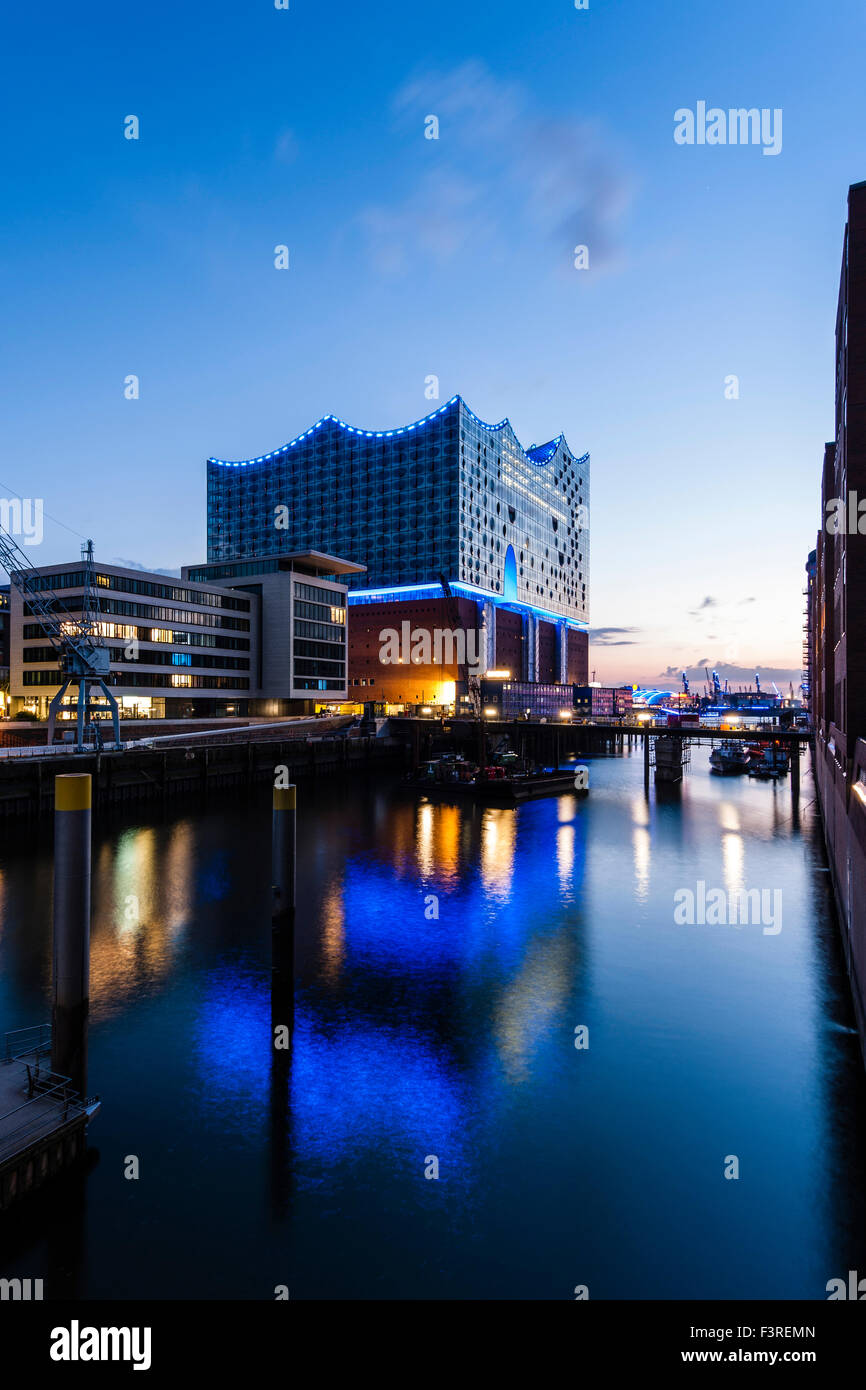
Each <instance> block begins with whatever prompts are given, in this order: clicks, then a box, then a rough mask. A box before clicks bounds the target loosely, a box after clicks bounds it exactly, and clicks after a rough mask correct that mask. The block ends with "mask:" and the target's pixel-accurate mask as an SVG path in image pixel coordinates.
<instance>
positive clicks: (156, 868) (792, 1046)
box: [0, 754, 866, 1298]
mask: <svg viewBox="0 0 866 1390" xmlns="http://www.w3.org/2000/svg"><path fill="white" fill-rule="evenodd" d="M704 756H705V755H701V754H696V758H695V766H694V767H693V769H692V772H691V773H690V774H689V776H688V778H687V783H686V785H685V786H684V787H683V789H682V791H681V793H679V794H677V795H676V796H674V797H673V798H668V799H665V798H664V797H657V796H656V794H655V792H653V793H652V794H651V797H650V801H649V803H647V802H646V800H645V799H644V796H643V787H642V766H641V760H640V758H639V757H638V758H622V759H609V760H595V761H594V762H593V763H592V765H591V794H590V797H589V799H588V800H587V801H583V802H577V801H576V800H575V799H574V798H572V797H563V798H557V799H551V800H545V801H539V802H537V803H533V804H530V805H527V806H524V807H521V808H519V809H518V810H516V811H515V810H506V809H502V810H496V809H491V810H480V809H477V808H471V807H468V806H449V805H447V804H438V805H433V804H427V803H422V804H420V805H418V804H415V802H414V801H413V800H412V799H411V798H408V797H407V796H406V794H405V793H404V792H402V791H400V790H399V789H396V788H390V787H378V788H376V787H369V786H362V785H355V786H338V785H337V784H331V785H328V784H323V785H321V786H320V787H318V788H316V789H312V788H310V789H303V790H302V797H301V799H302V808H303V812H302V815H301V817H300V821H299V875H300V876H299V903H300V911H299V922H298V932H297V947H296V976H295V981H294V987H293V988H291V987H289V986H287V984H286V981H285V980H282V981H280V980H279V979H278V983H277V986H276V987H275V988H274V991H273V997H272V984H273V981H272V976H271V968H270V967H271V962H270V924H269V919H268V885H269V878H270V875H269V866H268V855H269V843H268V835H267V822H268V811H267V805H266V802H265V801H264V800H262V803H261V804H257V803H254V804H252V805H250V806H249V807H247V806H243V805H241V804H238V803H236V802H232V803H227V804H226V805H225V806H223V807H220V808H215V807H212V808H211V809H209V810H207V811H204V812H200V813H189V812H183V813H181V812H178V813H177V814H176V815H173V814H169V815H168V816H167V817H166V819H165V820H163V821H160V820H159V819H158V818H156V817H154V819H153V820H152V821H151V822H150V823H138V824H133V825H128V826H126V827H124V828H121V829H118V830H115V831H110V830H109V832H108V833H107V834H106V835H105V836H104V837H98V841H97V844H96V846H95V852H94V875H95V877H94V904H95V920H94V933H93V1026H92V1030H91V1085H92V1087H93V1089H96V1090H98V1091H99V1092H100V1094H101V1095H102V1098H103V1112H102V1114H101V1115H100V1117H99V1120H98V1121H97V1123H96V1124H95V1125H94V1127H93V1129H92V1132H91V1138H92V1141H93V1143H94V1144H95V1145H97V1146H98V1148H99V1150H100V1159H99V1164H98V1166H97V1167H96V1169H95V1170H94V1172H93V1173H92V1174H91V1175H90V1177H89V1178H88V1180H87V1207H86V1213H85V1218H84V1220H85V1229H86V1241H84V1242H83V1244H82V1243H81V1242H78V1243H77V1244H76V1242H74V1241H73V1240H72V1238H71V1235H70V1233H69V1231H68V1229H66V1228H65V1227H63V1225H62V1224H61V1227H60V1228H59V1229H57V1230H55V1231H53V1232H51V1233H48V1232H47V1231H41V1232H40V1231H39V1230H38V1225H39V1223H38V1221H37V1222H36V1227H37V1229H36V1230H35V1231H31V1234H30V1237H29V1239H30V1245H29V1246H28V1243H27V1239H24V1240H23V1241H22V1242H19V1243H18V1244H17V1245H15V1246H14V1248H13V1247H8V1248H7V1249H6V1250H5V1252H4V1258H5V1259H6V1262H7V1266H8V1268H9V1269H10V1270H14V1269H15V1268H20V1269H22V1270H25V1266H26V1270H25V1272H26V1273H29V1274H30V1275H31V1276H34V1270H33V1269H32V1268H31V1265H32V1264H33V1260H34V1258H36V1254H35V1252H42V1251H43V1250H44V1249H45V1248H46V1246H49V1247H50V1248H51V1250H52V1251H53V1254H52V1263H51V1269H52V1272H53V1273H52V1277H53V1279H54V1280H55V1283H56V1281H57V1280H60V1281H61V1282H62V1281H63V1280H66V1281H67V1283H68V1284H69V1285H70V1286H74V1288H75V1290H76V1291H77V1292H78V1293H80V1294H84V1295H92V1296H98V1295H103V1294H104V1295H106V1296H119V1297H133V1296H139V1297H140V1296H157V1297H184V1296H195V1295H201V1296H206V1297H269V1296H271V1291H272V1287H273V1284H274V1283H276V1282H287V1283H289V1285H290V1287H291V1289H292V1296H293V1297H300V1298H303V1297H314V1296H318V1297H362V1296H382V1297H441V1296H456V1297H479V1296H481V1297H483V1296H490V1297H563V1298H567V1297H569V1296H570V1295H571V1290H572V1289H573V1287H574V1285H575V1284H576V1283H587V1284H589V1286H590V1290H591V1296H592V1297H613V1298H628V1297H641V1296H657V1297H684V1298H689V1297H740V1296H742V1297H768V1296H780V1297H806V1298H812V1297H821V1296H822V1295H823V1289H824V1284H825V1283H826V1280H827V1279H829V1278H831V1277H833V1276H834V1275H836V1274H838V1273H844V1271H845V1270H846V1269H848V1268H856V1267H860V1266H863V1267H866V1257H864V1244H863V1221H864V1208H863V1193H862V1181H861V1173H862V1169H863V1160H864V1154H866V1146H864V1135H863V1125H862V1113H863V1101H864V1086H863V1078H862V1070H861V1067H860V1063H859V1060H858V1055H857V1048H856V1041H855V1039H854V1038H853V1036H852V1034H851V1033H850V1031H849V1030H850V1026H851V1019H850V1011H849V1009H848V1006H847V1002H846V994H845V983H844V976H843V974H842V968H841V961H840V956H839V951H838V942H837V940H836V928H835V924H834V923H833V921H832V919H831V917H830V915H829V909H828V902H827V896H826V893H827V881H826V875H824V874H821V872H820V869H821V867H822V865H821V852H820V847H819V845H818V841H817V830H816V826H815V822H814V815H813V811H812V810H811V808H810V806H809V798H808V791H807V789H808V787H809V785H810V784H809V783H808V782H806V783H804V797H803V805H802V808H801V814H800V816H799V817H798V818H797V819H796V820H795V819H793V818H792V815H791V806H790V796H789V793H788V790H787V787H786V786H784V785H783V786H781V787H767V786H758V785H755V784H751V783H748V782H746V781H745V780H738V781H734V780H733V779H725V780H717V779H713V778H711V777H709V775H708V772H707V768H706V765H705V761H702V759H703V758H704ZM49 864H50V860H49V859H48V856H47V854H46V853H45V852H44V851H38V850H36V851H34V850H26V849H24V848H23V847H18V849H17V850H16V851H15V853H12V852H11V851H8V852H7V851H5V850H4V851H3V852H2V854H0V904H2V912H3V918H2V927H3V935H2V937H0V963H2V967H3V969H2V976H0V1007H2V1020H0V1024H2V1026H4V1027H6V1026H9V1027H12V1026H18V1025H19V1024H23V1023H29V1022H35V1021H38V1020H39V1018H41V1017H42V1016H43V1013H42V1012H41V1010H44V1003H45V1000H46V998H47V988H48V973H47V972H48V970H49V967H50V962H49V957H48V944H49V937H48V932H47V922H46V914H45V911H44V904H40V902H39V900H38V898H37V899H36V900H34V895H33V893H32V889H31V885H32V883H33V882H34V881H36V882H43V883H44V882H45V880H46V874H47V871H48V865H49ZM698 878H702V879H704V880H705V881H706V882H707V883H708V884H719V885H721V886H725V887H736V886H749V885H751V884H765V885H767V886H772V885H774V884H776V883H779V884H780V885H782V886H783V888H784V894H785V896H784V923H783V929H782V931H781V932H780V933H779V934H778V935H775V936H767V935H764V934H763V933H762V932H761V929H760V927H752V926H747V927H743V928H722V927H715V928H714V927H708V926H703V927H702V926H696V927H691V928H689V927H679V926H677V925H676V924H675V923H674V921H673V915H672V903H673V895H674V893H675V892H676V891H677V889H678V888H681V887H683V886H689V885H694V884H695V881H696V880H697V879H698ZM431 895H432V896H433V897H435V899H436V900H437V904H436V905H437V907H438V916H436V915H435V914H434V913H433V912H432V911H431ZM131 898H132V899H135V900H136V901H137V902H138V904H139V910H138V916H137V917H136V916H135V915H134V914H133V916H132V917H130V908H129V902H130V899H131ZM282 1022H287V1023H289V1024H290V1026H291V1036H292V1049H291V1053H290V1055H288V1056H287V1055H285V1054H282V1055H281V1054H280V1053H278V1052H276V1051H275V1050H274V1048H273V1046H272V1038H273V1029H274V1026H275V1024H277V1023H282ZM579 1025H585V1026H586V1027H588V1028H589V1036H590V1048H589V1050H588V1051H586V1052H579V1051H577V1050H576V1049H575V1047H574V1029H575V1027H577V1026H579ZM130 1152H136V1153H140V1154H141V1156H142V1172H143V1177H142V1180H141V1181H140V1182H139V1183H125V1182H124V1181H123V1180H122V1178H121V1177H120V1176H119V1174H120V1173H121V1172H122V1164H123V1158H124V1155H125V1154H128V1153H130ZM730 1153H736V1154H738V1156H739V1157H740V1161H741V1178H740V1180H739V1181H738V1182H737V1183H730V1182H726V1181H725V1180H724V1177H723V1163H724V1158H725V1156H726V1155H727V1154H730ZM431 1156H436V1158H437V1159H438V1162H439V1173H440V1176H439V1178H438V1180H434V1181H431V1180H428V1179H427V1178H425V1176H424V1172H425V1168H426V1167H427V1166H428V1164H429V1160H430V1158H431ZM64 1242H66V1243H64ZM129 1251H134V1252H135V1257H134V1259H130V1258H129V1257H128V1252H129ZM124 1252H127V1253H126V1254H124ZM28 1261H29V1263H28ZM858 1262H859V1264H858ZM0 1263H2V1261H0ZM58 1271H60V1272H58ZM3 1272H4V1273H6V1272H7V1270H6V1269H4V1271H3ZM35 1273H36V1274H38V1271H35Z"/></svg>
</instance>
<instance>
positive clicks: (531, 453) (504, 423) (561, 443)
mask: <svg viewBox="0 0 866 1390" xmlns="http://www.w3.org/2000/svg"><path fill="white" fill-rule="evenodd" d="M460 405H462V406H463V409H464V410H465V411H466V413H467V415H471V416H472V419H473V420H475V421H476V423H477V424H479V425H480V426H481V427H482V429H485V430H490V431H491V432H492V433H495V432H496V431H498V430H506V429H507V430H508V431H509V432H510V434H511V436H512V438H513V440H514V442H515V444H516V445H517V447H518V449H520V451H521V453H522V454H523V456H524V458H525V459H527V460H528V462H530V463H535V464H539V465H540V464H545V463H550V461H551V459H552V458H553V457H554V455H555V454H556V452H557V450H558V449H559V448H560V447H561V448H562V450H563V452H567V453H568V454H569V455H571V450H570V449H569V447H568V445H567V443H566V441H565V435H564V434H560V435H558V436H557V438H556V439H551V440H549V441H548V443H547V444H539V445H536V446H534V447H533V448H531V449H524V448H523V445H522V444H521V443H520V440H519V439H518V438H517V435H516V434H515V433H514V427H513V426H512V424H511V421H510V420H509V419H508V418H507V417H506V418H505V419H504V420H500V421H499V422H498V423H497V424H495V425H491V424H488V422H487V421H486V420H482V419H481V417H480V416H479V415H476V414H475V411H474V410H470V408H469V406H468V405H467V404H466V402H465V401H464V399H463V397H462V396H452V397H451V399H450V401H446V402H445V404H444V405H441V406H440V407H439V409H438V410H434V411H433V412H432V414H430V415H424V416H423V417H422V418H421V419H420V420H413V422H412V423H411V424H410V425H401V426H400V428H399V429H394V430H362V429H358V428H357V426H355V425H349V424H347V423H346V421H345V420H341V419H340V418H339V417H338V416H337V415H323V416H322V418H321V419H320V420H317V421H316V423H315V424H314V425H311V426H310V428H309V429H308V430H305V431H304V433H303V434H299V435H296V436H295V438H294V439H290V440H289V442H288V443H287V444H283V445H281V447H280V448H279V449H272V450H271V452H270V453H269V454H260V455H259V457H258V458H249V459H236V460H235V459H217V458H209V459H208V463H213V464H217V465H218V466H220V467H222V468H247V467H249V466H250V465H251V464H254V463H266V462H267V461H268V460H269V459H275V458H279V457H280V455H281V454H285V453H286V452H287V451H288V450H289V449H293V448H295V446H296V445H298V444H300V443H302V441H303V440H305V439H309V438H310V436H311V435H314V434H316V433H317V431H318V430H320V429H323V428H324V426H325V425H336V427H337V428H338V429H341V430H345V431H346V433H347V434H356V435H358V436H359V437H360V438H363V439H394V438H396V437H397V436H398V435H402V434H411V433H412V432H413V431H415V430H419V429H422V428H423V427H424V425H427V424H429V423H430V422H431V420H436V419H438V418H439V416H440V415H444V414H445V412H446V411H448V410H451V409H452V408H453V407H454V406H460ZM572 457H573V456H572ZM588 458H589V454H584V455H583V456H582V457H581V458H580V459H578V460H577V461H578V463H585V462H586V460H587V459H588Z"/></svg>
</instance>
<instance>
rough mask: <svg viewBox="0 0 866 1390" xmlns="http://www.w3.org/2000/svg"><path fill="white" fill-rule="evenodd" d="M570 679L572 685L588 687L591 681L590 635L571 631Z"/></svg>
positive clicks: (569, 652)
mask: <svg viewBox="0 0 866 1390" xmlns="http://www.w3.org/2000/svg"><path fill="white" fill-rule="evenodd" d="M568 679H569V683H570V684H571V685H586V684H587V683H588V681H589V633H587V632H574V631H573V630H571V631H569V634H568Z"/></svg>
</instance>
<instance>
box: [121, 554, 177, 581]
mask: <svg viewBox="0 0 866 1390" xmlns="http://www.w3.org/2000/svg"><path fill="white" fill-rule="evenodd" d="M111 563H112V564H113V565H122V566H123V568H124V569H128V570H144V572H145V574H166V575H168V577H169V578H170V579H179V578H180V570H179V569H176V570H160V569H154V568H153V566H152V565H142V564H139V562H138V560H124V558H123V556H122V555H115V556H114V558H113V559H112V561H111Z"/></svg>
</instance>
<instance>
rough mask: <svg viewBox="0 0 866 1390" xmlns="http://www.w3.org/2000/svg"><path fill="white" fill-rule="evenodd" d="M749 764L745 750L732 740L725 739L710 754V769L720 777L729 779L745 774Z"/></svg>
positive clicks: (749, 760)
mask: <svg viewBox="0 0 866 1390" xmlns="http://www.w3.org/2000/svg"><path fill="white" fill-rule="evenodd" d="M750 762H751V759H750V757H749V754H748V752H747V751H746V749H745V748H744V747H743V745H742V744H741V743H737V742H736V740H734V739H725V741H724V742H723V743H720V744H719V746H718V748H714V749H713V751H712V753H711V754H710V768H711V770H712V771H713V772H716V773H719V774H720V775H721V776H727V777H730V776H735V775H737V774H738V773H741V772H747V771H748V769H749V763H750Z"/></svg>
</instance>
